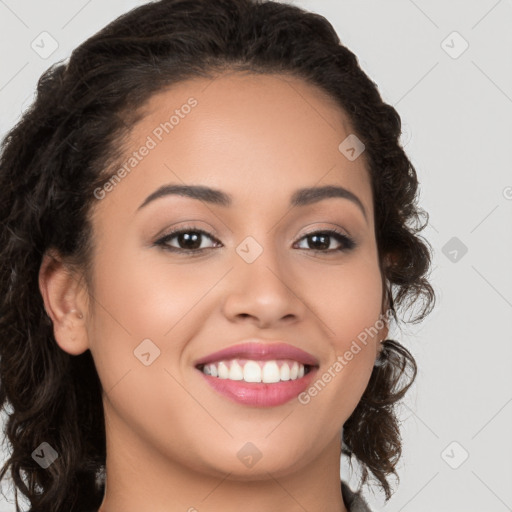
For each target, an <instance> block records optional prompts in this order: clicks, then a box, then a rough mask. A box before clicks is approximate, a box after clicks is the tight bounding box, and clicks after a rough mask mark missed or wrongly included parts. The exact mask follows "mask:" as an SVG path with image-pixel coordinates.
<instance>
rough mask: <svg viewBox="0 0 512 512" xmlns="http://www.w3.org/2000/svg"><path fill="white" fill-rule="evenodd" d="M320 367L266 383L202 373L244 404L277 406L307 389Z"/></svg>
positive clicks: (209, 382) (214, 387) (215, 387)
mask: <svg viewBox="0 0 512 512" xmlns="http://www.w3.org/2000/svg"><path fill="white" fill-rule="evenodd" d="M317 369H318V368H311V370H310V371H309V373H306V375H304V377H301V378H300V379H295V380H286V381H281V382H275V383H272V384H266V383H264V382H245V381H243V380H230V379H219V378H218V377H212V376H211V375H206V374H205V373H203V372H202V371H201V370H198V371H199V372H201V375H202V376H203V378H204V379H205V380H206V382H207V383H208V384H209V385H210V386H211V387H212V388H213V389H214V390H215V391H217V392H218V393H220V394H221V395H224V396H225V397H227V398H229V399H231V400H233V401H235V402H237V403H239V404H244V405H250V406H254V407H275V406H277V405H282V404H284V403H286V402H288V401H290V400H292V399H293V398H295V397H297V396H298V395H299V394H300V393H302V392H303V391H305V390H306V388H307V387H308V386H309V385H310V383H311V380H312V379H313V377H314V376H315V374H316V371H317Z"/></svg>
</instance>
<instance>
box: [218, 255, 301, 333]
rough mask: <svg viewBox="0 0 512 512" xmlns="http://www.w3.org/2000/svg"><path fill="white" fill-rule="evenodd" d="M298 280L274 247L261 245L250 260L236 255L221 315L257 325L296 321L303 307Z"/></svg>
mask: <svg viewBox="0 0 512 512" xmlns="http://www.w3.org/2000/svg"><path fill="white" fill-rule="evenodd" d="M299 283H300V280H299V279H297V276H295V275H292V270H291V269H290V266H289V265H288V266H287V265H286V264H285V262H284V261H283V260H282V258H281V260H280V258H279V256H278V255H277V254H276V251H275V250H271V249H270V248H268V247H265V248H264V250H263V252H262V253H261V254H260V256H259V257H258V258H256V260H254V261H253V262H252V263H248V262H247V261H246V260H244V259H243V258H242V257H239V256H238V255H236V256H235V265H234V268H233V270H232V271H231V272H230V273H229V277H228V279H227V283H226V286H227V288H226V290H225V294H224V301H223V312H224V315H225V316H226V318H228V319H229V320H230V321H231V322H240V321H244V322H252V323H254V324H255V325H256V326H257V327H259V328H261V329H264V328H273V327H279V326H281V325H282V324H286V325H290V324H292V323H296V322H299V321H301V320H302V319H303V318H304V315H305V313H306V311H307V306H306V304H305V302H304V297H302V293H303V292H304V290H301V289H299V288H300V287H299V286H298V284H299Z"/></svg>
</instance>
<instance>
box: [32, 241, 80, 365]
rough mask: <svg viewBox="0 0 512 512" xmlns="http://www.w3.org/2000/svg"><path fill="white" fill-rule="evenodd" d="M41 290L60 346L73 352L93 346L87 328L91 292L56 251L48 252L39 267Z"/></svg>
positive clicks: (75, 353) (78, 352)
mask: <svg viewBox="0 0 512 512" xmlns="http://www.w3.org/2000/svg"><path fill="white" fill-rule="evenodd" d="M39 290H40V291H41V295H42V297H43V301H44V306H45V309H46V312H47V313H48V316H49V317H50V318H51V320H52V322H53V333H54V336H55V340H56V342H57V344H58V345H59V347H60V348H61V349H62V350H64V351H65V352H67V353H69V354H71V355H79V354H82V353H83V352H85V351H86V350H87V349H88V348H89V340H88V336H87V329H86V318H87V313H88V300H87V298H88V294H87V290H86V289H85V288H84V286H83V284H81V283H80V280H79V278H78V276H77V275H76V273H75V272H72V270H71V269H70V268H69V267H68V266H66V264H65V263H64V262H63V260H62V258H60V256H59V255H58V254H57V253H56V252H55V251H49V252H47V253H45V254H44V256H43V259H42V262H41V266H40V269H39Z"/></svg>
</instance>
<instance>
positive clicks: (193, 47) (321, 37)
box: [0, 0, 435, 512]
mask: <svg viewBox="0 0 512 512" xmlns="http://www.w3.org/2000/svg"><path fill="white" fill-rule="evenodd" d="M224 70H229V71H233V70H235V71H236V70H249V71H253V72H257V73H276V72H277V73H289V74H292V75H294V76H297V77H300V78H301V79H303V80H305V81H308V82H309V83H311V84H314V85H316V86H318V87H319V88H321V89H322V90H324V91H325V92H327V93H328V94H329V95H330V96H331V97H332V98H333V99H334V100H335V101H336V102H337V104H338V105H339V107H340V108H342V109H343V110H344V111H345V112H346V113H347V114H348V116H349V117H350V120H351V123H352V126H353V128H354V131H355V133H356V134H357V137H358V138H359V139H360V140H361V141H362V142H363V143H364V144H365V147H366V150H365V158H366V161H367V167H368V172H369V174H370V176H371V183H372V191H373V200H374V211H375V229H376V239H377V245H378V251H379V261H380V263H381V270H382V275H383V278H384V282H385V283H386V297H387V301H388V302H387V303H388V304H389V305H390V307H391V308H392V310H393V314H394V319H395V321H396V322H398V321H399V318H398V315H397V312H396V310H395V307H396V308H403V309H404V310H405V309H407V308H409V307H411V306H412V304H413V303H415V304H418V303H419V304H420V305H421V307H420V309H419V312H418V315H417V317H416V318H414V319H412V320H410V321H413V322H417V321H420V320H421V319H423V318H424V317H425V315H427V314H428V313H429V312H430V310H431V309H432V308H433V305H434V299H435V295H434V291H433V289H432V287H431V286H430V284H429V282H428V280H427V277H426V274H427V271H428V270H429V266H430V261H431V256H430V250H429V246H428V243H427V242H426V241H424V240H423V239H422V238H421V237H420V236H419V235H418V233H419V231H421V229H423V227H424V226H425V224H426V221H425V224H422V223H421V218H422V215H423V214H424V211H423V210H421V209H420V208H419V207H418V206H417V204H416V199H417V188H418V181H417V176H416V172H415V169H414V167H413V166H412V164H411V162H410V161H409V159H408V158H407V156H406V154H405V153H404V151H403V149H402V147H401V145H400V142H399V138H400V135H401V120H400V117H399V115H398V113H397V112H396V110H395V109H394V108H393V107H392V106H390V105H388V104H386V103H384V102H383V101H382V99H381V97H380V95H379V92H378V90H377V87H376V85H375V84H374V83H373V82H372V81H371V80H370V79H369V78H368V76H367V75H366V74H365V73H364V72H363V71H362V69H361V68H360V66H359V64H358V61H357V58H356V57H355V55H354V54H353V53H352V52H351V51H350V50H349V49H347V48H346V47H345V46H344V45H342V44H341V43H340V40H339V38H338V36H337V35H336V33H335V30H334V28H333V27H332V25H331V24H330V23H329V22H328V21H327V20H326V19H325V18H324V17H322V16H320V15H318V14H314V13H309V12H306V11H304V10H302V9H300V8H298V7H295V6H292V5H287V4H284V3H277V2H271V1H263V0H161V1H157V2H151V3H148V4H146V5H143V6H141V7H138V8H136V9H134V10H132V11H130V12H128V13H127V14H125V15H123V16H121V17H119V18H118V19H116V20H115V21H113V22H112V23H111V24H109V25H108V26H107V27H105V28H104V29H102V30H101V31H100V32H98V33H97V34H95V35H94V36H92V37H91V38H90V39H88V40H87V41H85V42H84V43H83V44H81V45H80V46H79V47H78V48H76V49H75V50H74V51H73V53H72V55H71V58H70V60H69V62H67V63H59V64H56V65H54V66H52V67H51V68H50V69H48V70H47V71H46V72H45V73H44V74H43V75H42V76H41V78H40V80H39V83H38V87H37V98H36V100H35V102H34V103H33V105H32V106H31V107H30V108H29V110H28V111H26V112H25V113H24V115H23V117H22V119H21V120H20V121H19V122H18V124H17V125H16V126H15V127H14V128H13V129H12V130H11V131H10V132H9V133H8V134H7V136H6V137H5V139H4V140H3V143H2V147H1V155H0V357H1V360H0V377H1V387H0V405H2V406H3V407H4V408H5V409H6V411H7V412H8V421H7V424H6V436H7V438H8V440H9V442H10V445H11V447H12V453H11V455H10V457H9V458H8V460H7V462H6V463H5V465H4V466H3V469H2V471H1V473H0V481H1V479H2V478H3V477H4V475H6V472H7V470H9V469H10V471H11V475H12V478H13V481H14V484H15V491H16V508H17V512H19V505H18V497H17V496H18V494H17V493H18V491H20V492H21V493H22V494H23V495H25V496H26V497H27V498H28V500H29V501H30V503H31V505H32V507H33V510H34V511H37V512H70V511H77V512H78V511H83V510H87V509H88V508H93V507H96V508H97V507H98V506H99V505H100V504H101V501H102V499H103V486H102V485H101V479H99V478H98V476H99V475H100V472H101V471H102V469H103V468H104V465H105V457H106V453H105V451H106V447H105V426H104V416H103V408H102V400H101V383H100V381H99V378H98V375H97V372H96V369H95V366H94V362H93V360H92V356H91V353H90V351H86V352H85V353H83V354H81V355H79V356H72V355H69V354H67V353H65V352H64V351H63V350H61V349H60V348H59V347H58V345H57V344H56V342H55V339H54V337H53V328H52V323H51V321H50V319H49V318H48V316H47V315H46V313H45V310H44V306H43V301H42V297H41V294H40V292H39V288H38V272H39V267H40V265H41V258H42V255H43V254H44V253H45V251H47V250H48V249H50V248H54V249H56V250H57V251H58V252H59V253H60V254H61V255H62V256H63V257H65V258H67V259H68V261H69V262H71V263H73V264H76V265H78V266H80V267H81V268H82V269H89V270H90V268H91V265H92V261H91V257H90V256H91V250H92V247H91V233H92V231H91V229H92V228H91V222H90V218H89V212H90V210H91V205H92V204H93V202H94V201H95V197H94V190H95V189H96V187H98V186H99V185H101V184H103V183H105V182H106V181H107V180H108V179H109V178H110V176H111V174H112V173H111V170H112V169H113V168H114V167H113V166H114V165H115V164H116V159H118V158H119V157H120V146H121V144H120V142H121V141H122V140H123V137H124V136H125V135H126V134H127V133H128V131H129V129H130V127H131V126H133V124H134V123H135V122H136V121H137V119H138V116H139V113H138V109H136V108H134V106H141V105H142V104H143V103H144V102H145V101H146V100H148V99H149V98H150V97H151V95H152V94H154V93H156V92H158V91H159V90H161V89H163V88H164V87H169V86H170V85H172V84H174V83H177V82H180V81H182V80H185V79H187V78H192V77H195V76H213V75H214V74H215V73H221V72H223V71H224ZM427 220H428V217H427ZM389 256H392V257H390V258H388V257H389ZM384 348H385V350H384V351H383V354H382V359H383V362H384V364H381V365H379V366H376V367H375V369H374V371H373V374H372V376H371V378H370V382H369V384H368V387H367V389H366V391H365V393H364V395H363V397H362V399H361V401H360V403H359V404H358V406H357V408H356V409H355V410H354V412H353V414H352V415H351V416H350V418H349V419H348V421H347V422H346V424H345V425H344V432H343V445H344V451H345V453H347V454H349V455H350V457H355V458H356V459H357V460H358V461H359V462H360V463H361V464H362V467H363V470H364V472H363V479H362V483H364V482H365V481H366V480H367V476H368V472H370V473H371V474H372V475H373V476H374V477H375V478H376V479H377V480H378V482H379V483H380V485H381V486H382V488H383V489H384V491H385V493H386V499H389V497H390V496H391V491H390V485H389V483H388V480H387V477H388V476H389V475H391V474H395V475H396V471H395V465H396V462H397V461H398V458H399V457H400V453H401V442H400V435H399V428H398V423H397V419H396V417H395V415H394V405H395V403H396V402H397V401H398V400H399V399H400V398H401V397H402V396H403V395H404V393H405V392H406V391H407V389H408V388H409V386H410V385H411V384H412V382H413V381H414V377H415V375H416V364H415V361H414V358H413V357H412V355H411V354H410V353H409V352H408V351H407V350H406V349H405V348H404V347H403V346H401V345H400V344H399V343H397V342H395V341H392V340H388V341H386V342H385V345H384ZM42 442H47V443H48V444H49V445H50V446H51V447H53V448H54V449H55V450H56V451H57V452H58V454H59V457H58V458H57V459H56V460H55V462H54V463H53V464H51V466H50V467H48V468H47V469H43V468H42V467H41V466H40V465H39V464H37V462H36V461H35V460H34V459H33V457H32V453H33V452H34V450H35V449H36V448H37V447H38V446H39V445H40V444H41V443H42Z"/></svg>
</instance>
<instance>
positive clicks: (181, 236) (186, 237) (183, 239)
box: [155, 226, 218, 254]
mask: <svg viewBox="0 0 512 512" xmlns="http://www.w3.org/2000/svg"><path fill="white" fill-rule="evenodd" d="M205 237H207V238H209V239H210V240H216V239H215V238H214V237H213V236H212V235H210V234H209V233H207V232H206V231H204V230H202V229H197V228H195V227H193V226H189V227H184V228H181V229H177V230H174V231H171V232H170V233H168V234H167V235H165V236H164V237H162V238H160V239H159V240H157V241H156V242H155V245H159V246H163V247H164V248H165V249H166V250H169V251H172V252H181V253H185V254H190V253H201V252H203V251H204V250H205V249H208V247H201V241H202V240H201V239H203V238H205ZM173 239H176V243H177V244H178V247H175V246H173V245H171V244H170V242H171V240H173ZM216 241H217V242H218V240H216ZM182 246H184V247H182Z"/></svg>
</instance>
